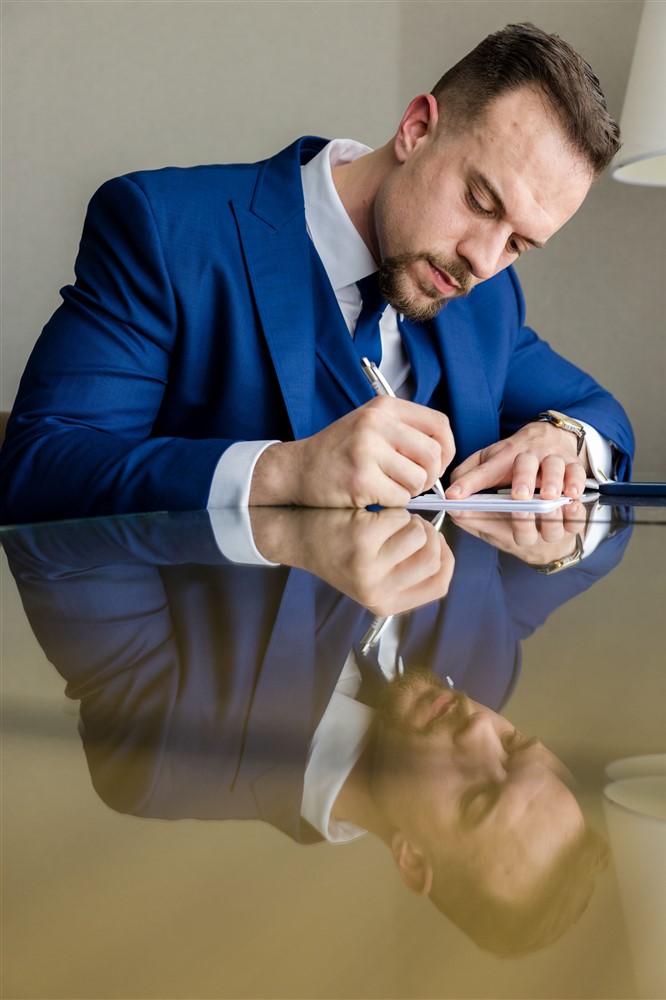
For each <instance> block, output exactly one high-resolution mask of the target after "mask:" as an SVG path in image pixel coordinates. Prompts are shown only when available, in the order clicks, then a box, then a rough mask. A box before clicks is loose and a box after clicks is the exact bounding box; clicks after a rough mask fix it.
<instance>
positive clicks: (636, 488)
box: [599, 483, 666, 497]
mask: <svg viewBox="0 0 666 1000" xmlns="http://www.w3.org/2000/svg"><path fill="white" fill-rule="evenodd" d="M599 492H600V493H601V494H603V495H605V496H614V497H666V483H599Z"/></svg>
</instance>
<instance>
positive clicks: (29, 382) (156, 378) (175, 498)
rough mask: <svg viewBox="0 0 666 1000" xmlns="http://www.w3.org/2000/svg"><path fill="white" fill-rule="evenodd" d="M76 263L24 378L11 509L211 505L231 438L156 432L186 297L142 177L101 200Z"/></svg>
mask: <svg viewBox="0 0 666 1000" xmlns="http://www.w3.org/2000/svg"><path fill="white" fill-rule="evenodd" d="M75 273H76V283H75V284H74V285H70V286H67V287H65V288H64V289H62V292H61V294H62V297H63V303H62V305H61V306H60V308H59V309H58V310H57V312H56V313H55V314H54V316H53V317H52V319H51V320H50V322H49V323H48V324H47V325H46V327H45V329H44V331H43V332H42V335H41V337H40V338H39V340H38V342H37V344H36V346H35V349H34V351H33V354H32V356H31V358H30V360H29V362H28V366H27V368H26V372H25V374H24V376H23V379H22V381H21V386H20V389H19V395H18V399H17V403H16V405H15V407H14V411H13V413H12V418H11V420H10V423H9V427H8V435H7V441H6V444H5V447H4V448H3V452H2V456H1V461H0V472H1V475H2V478H3V508H2V509H1V510H0V516H1V518H2V520H3V521H4V522H12V521H13V522H22V521H34V520H43V519H50V518H59V517H73V516H86V515H99V514H105V513H111V512H113V513H126V512H130V511H148V510H186V509H189V510H194V509H201V508H204V507H205V506H206V502H207V499H208V493H209V490H210V485H211V480H212V476H213V472H214V470H215V467H216V465H217V462H218V461H219V459H220V456H221V455H222V454H223V453H224V451H225V450H226V448H227V447H228V446H229V445H230V444H231V443H232V442H231V441H225V440H221V439H198V440H193V439H185V438H179V437H162V436H153V435H154V430H153V429H154V426H155V422H156V419H157V417H158V414H159V411H160V407H161V405H162V401H163V397H164V394H165V391H166V388H167V382H168V379H169V371H170V366H171V364H172V362H173V358H174V353H175V352H176V351H177V349H178V324H179V307H178V302H177V299H176V296H175V295H174V291H173V288H172V284H171V281H170V278H169V274H168V271H167V267H166V264H165V259H164V254H163V251H162V247H161V245H160V240H159V236H158V231H157V226H156V224H155V220H154V218H153V215H152V211H151V206H150V204H149V202H148V200H147V198H146V196H145V195H144V193H143V191H142V190H141V188H140V187H139V186H138V185H137V184H136V183H135V182H134V181H133V180H132V179H131V178H117V179H116V180H113V181H109V182H108V183H107V184H105V185H103V187H102V188H100V190H99V191H98V192H97V194H96V195H95V196H94V198H93V200H92V201H91V203H90V206H89V209H88V214H87V218H86V222H85V226H84V231H83V236H82V239H81V245H80V249H79V254H78V257H77V261H76V266H75Z"/></svg>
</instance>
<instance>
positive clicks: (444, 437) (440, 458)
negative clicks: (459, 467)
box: [365, 396, 455, 478]
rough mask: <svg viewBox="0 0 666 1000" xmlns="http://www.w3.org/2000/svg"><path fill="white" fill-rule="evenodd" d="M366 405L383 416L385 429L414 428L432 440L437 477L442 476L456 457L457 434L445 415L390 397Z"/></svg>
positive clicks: (408, 401)
mask: <svg viewBox="0 0 666 1000" xmlns="http://www.w3.org/2000/svg"><path fill="white" fill-rule="evenodd" d="M365 405H366V406H367V407H372V408H373V411H375V412H376V413H377V414H378V415H379V417H380V420H381V421H382V426H383V427H384V428H386V427H387V422H388V421H389V420H392V421H394V422H395V424H396V425H404V426H407V427H410V428H412V429H413V430H415V431H420V433H421V434H424V435H425V436H426V437H428V438H430V439H431V440H432V441H433V442H434V443H435V444H436V445H437V446H438V453H437V460H436V461H435V463H434V465H435V471H434V477H435V478H437V477H439V476H441V474H442V472H443V471H444V469H445V468H446V467H447V465H449V464H450V462H451V459H452V458H453V456H454V454H455V441H454V439H453V432H452V430H451V425H450V423H449V418H448V417H447V416H446V414H445V413H442V412H441V411H440V410H434V409H432V408H431V407H429V406H423V405H421V404H420V403H413V402H411V401H410V400H407V399H398V398H393V397H390V396H378V397H376V398H375V399H374V400H371V401H370V403H367V404H365Z"/></svg>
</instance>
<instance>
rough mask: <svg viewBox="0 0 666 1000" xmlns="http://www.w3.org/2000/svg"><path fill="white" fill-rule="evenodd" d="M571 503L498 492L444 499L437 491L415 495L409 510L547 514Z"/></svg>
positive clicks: (560, 499)
mask: <svg viewBox="0 0 666 1000" xmlns="http://www.w3.org/2000/svg"><path fill="white" fill-rule="evenodd" d="M567 503H571V497H558V499H557V500H541V499H540V498H539V497H532V498H531V499H530V500H512V499H511V497H510V496H502V495H500V494H497V493H473V494H472V495H471V497H467V498H466V499H465V500H442V499H441V498H440V497H438V496H437V494H436V493H422V494H421V496H418V497H413V498H412V499H411V500H410V501H409V503H408V504H407V508H408V510H494V511H502V510H508V511H517V510H524V511H536V512H537V513H539V514H547V513H548V511H551V510H557V508H558V507H563V506H564V505H565V504H567Z"/></svg>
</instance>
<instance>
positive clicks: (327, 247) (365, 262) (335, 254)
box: [301, 139, 377, 292]
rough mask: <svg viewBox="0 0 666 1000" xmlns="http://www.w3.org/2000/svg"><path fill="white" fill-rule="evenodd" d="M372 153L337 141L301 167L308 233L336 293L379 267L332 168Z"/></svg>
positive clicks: (346, 142) (354, 144)
mask: <svg viewBox="0 0 666 1000" xmlns="http://www.w3.org/2000/svg"><path fill="white" fill-rule="evenodd" d="M371 152H372V150H371V149H370V147H369V146H364V145H363V144H362V143H360V142H355V141H354V140H353V139H333V141H332V142H329V143H328V145H326V146H324V148H323V149H322V150H320V152H319V153H317V155H316V156H314V157H313V158H312V159H311V160H309V161H308V162H307V163H306V164H305V165H304V166H303V167H301V179H302V183H303V196H304V199H305V221H306V223H307V227H308V233H309V234H310V238H311V240H312V242H313V243H314V245H315V248H316V250H317V253H318V254H319V256H320V258H321V261H322V264H323V265H324V268H325V270H326V274H327V275H328V279H329V281H330V282H331V285H332V286H333V290H334V291H336V292H337V291H338V290H339V289H341V288H344V287H346V286H347V285H352V284H355V282H357V281H360V280H361V278H365V277H366V276H367V275H368V274H372V273H373V272H374V271H376V270H377V264H376V262H375V259H374V257H373V256H372V254H371V253H370V251H369V250H368V248H367V246H366V245H365V243H364V242H363V240H362V239H361V237H360V235H359V233H358V231H357V230H356V227H355V226H354V223H353V222H352V221H351V219H350V218H349V216H348V215H347V212H346V211H345V208H344V205H343V204H342V202H341V201H340V197H339V195H338V192H337V191H336V188H335V184H334V183H333V175H332V173H331V168H332V167H333V166H337V165H338V164H340V163H349V162H350V161H351V160H356V159H358V158H359V157H361V156H365V155H366V154H367V153H371Z"/></svg>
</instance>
